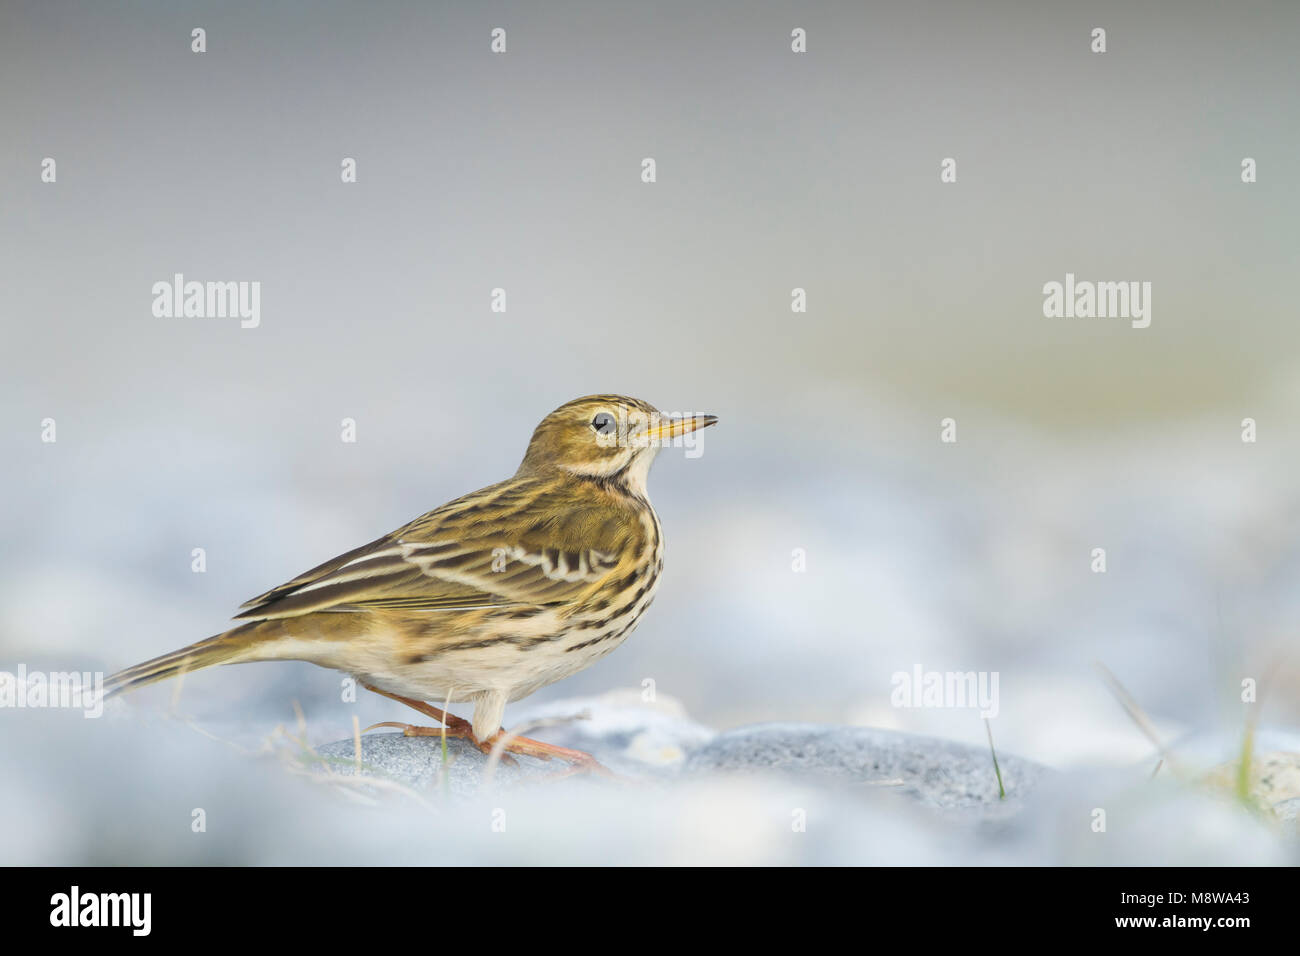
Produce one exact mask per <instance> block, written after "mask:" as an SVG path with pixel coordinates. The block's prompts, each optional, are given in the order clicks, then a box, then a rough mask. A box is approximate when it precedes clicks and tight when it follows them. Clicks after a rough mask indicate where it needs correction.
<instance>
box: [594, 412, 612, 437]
mask: <svg viewBox="0 0 1300 956" xmlns="http://www.w3.org/2000/svg"><path fill="white" fill-rule="evenodd" d="M591 427H592V428H594V429H595V430H596V431H597V432H599V433H600V434H602V435H608V434H609V433H610V432H611V431H613V430H614V416H613V415H611V414H609V413H608V412H601V413H600V414H599V415H597V416H596V417H595V418H593V419H592V420H591Z"/></svg>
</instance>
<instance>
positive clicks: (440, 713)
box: [361, 684, 478, 743]
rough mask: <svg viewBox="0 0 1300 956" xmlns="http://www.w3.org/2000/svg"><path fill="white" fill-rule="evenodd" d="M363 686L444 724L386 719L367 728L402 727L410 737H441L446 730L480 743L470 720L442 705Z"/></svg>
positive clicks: (447, 732)
mask: <svg viewBox="0 0 1300 956" xmlns="http://www.w3.org/2000/svg"><path fill="white" fill-rule="evenodd" d="M361 686H362V687H364V688H365V689H366V690H368V691H371V692H372V693H375V694H379V695H380V696H381V697H387V698H389V699H390V700H395V701H398V702H399V703H403V704H405V705H406V706H407V707H411V708H414V709H415V710H418V711H419V712H420V713H422V714H424V716H426V717H432V718H433V719H434V720H436V721H438V722H439V723H440V724H442V726H441V727H415V726H412V725H411V724H401V723H398V722H396V721H393V720H386V721H384V722H383V723H381V724H371V725H370V727H367V728H366V730H370V729H371V728H372V727H401V728H402V729H403V730H404V731H407V734H406V736H408V737H429V736H434V737H441V736H442V735H443V733H444V732H445V733H446V735H447V736H448V737H468V738H469V739H471V740H474V742H475V743H478V741H477V740H476V739H475V737H474V732H473V731H472V730H471V729H470V723H469V721H468V720H465V719H464V718H463V717H457V716H456V715H455V714H449V713H447V712H446V711H445V710H443V709H442V708H441V707H434V706H433V705H432V704H426V703H425V702H424V701H422V700H415V699H414V698H411V697H399V696H398V695H397V694H390V693H389V692H388V691H386V690H380V689H379V688H378V687H371V686H370V685H369V684H362V685H361ZM417 731H418V732H417ZM425 731H430V733H425Z"/></svg>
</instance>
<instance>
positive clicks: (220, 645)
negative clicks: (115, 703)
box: [104, 622, 261, 697]
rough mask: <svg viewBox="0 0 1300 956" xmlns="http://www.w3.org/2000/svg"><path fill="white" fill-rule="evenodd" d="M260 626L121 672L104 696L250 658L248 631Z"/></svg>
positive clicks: (109, 680)
mask: <svg viewBox="0 0 1300 956" xmlns="http://www.w3.org/2000/svg"><path fill="white" fill-rule="evenodd" d="M259 623H261V622H254V623H252V624H245V625H243V626H241V627H236V628H231V629H230V630H229V631H226V632H224V633H222V634H218V635H217V636H216V637H209V638H208V639H207V640H206V641H199V642H198V643H197V644H191V645H189V646H188V647H182V648H181V649H180V650H176V651H172V652H171V653H170V654H164V655H162V657H155V658H154V659H153V660H151V661H145V662H144V663H143V664H136V665H135V666H134V667H128V668H127V669H126V670H122V671H118V672H117V673H116V674H113V675H112V676H110V677H109V678H107V679H106V680H105V681H104V696H105V697H115V696H116V695H118V694H121V693H123V692H124V691H128V690H135V689H136V688H139V687H144V686H145V685H146V684H153V683H155V682H157V681H160V680H166V679H167V678H169V677H179V676H180V675H181V674H185V673H188V672H189V671H196V670H199V669H200V668H203V667H212V666H213V665H214V664H231V663H235V662H236V661H237V660H240V659H247V652H248V648H249V637H250V635H249V633H248V632H249V631H251V630H253V629H254V628H255V627H256V626H257V625H258V624H259Z"/></svg>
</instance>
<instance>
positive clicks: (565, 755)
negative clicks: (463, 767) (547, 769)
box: [361, 684, 613, 776]
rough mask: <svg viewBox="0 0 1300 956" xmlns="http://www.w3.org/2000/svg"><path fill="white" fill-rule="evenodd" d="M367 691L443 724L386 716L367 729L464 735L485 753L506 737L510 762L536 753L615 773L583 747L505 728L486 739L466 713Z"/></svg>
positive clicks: (505, 756) (579, 767)
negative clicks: (427, 724) (428, 724)
mask: <svg viewBox="0 0 1300 956" xmlns="http://www.w3.org/2000/svg"><path fill="white" fill-rule="evenodd" d="M361 686H362V687H364V688H365V689H366V690H368V691H372V692H374V693H376V694H379V695H380V696H382V697H387V698H389V699H391V700H395V701H398V702H400V703H403V704H405V705H406V706H407V707H410V708H413V709H414V710H418V711H419V712H420V713H422V714H424V715H425V716H426V717H432V718H433V719H434V720H436V721H439V722H440V723H441V724H442V726H441V727H420V726H417V725H414V724H403V723H400V722H398V721H395V720H385V721H382V722H381V723H378V724H371V725H370V726H369V727H367V728H366V730H373V729H374V728H376V727H396V728H398V729H399V730H401V731H402V733H403V734H404V735H405V736H407V737H442V736H447V737H461V738H463V739H465V740H468V741H469V742H470V743H472V744H473V745H474V746H475V747H477V748H478V749H479V750H480V751H482V752H483V753H485V754H487V755H489V756H491V754H492V749H493V747H494V746H495V745H496V743H497V741H499V740H500V739H501V738H502V737H506V738H507V739H506V744H505V746H504V747H503V748H502V751H503V752H502V755H501V757H502V760H501V762H502V763H505V764H507V765H510V764H513V763H514V762H515V761H513V760H511V759H510V757H509V754H520V755H522V756H525V757H535V758H537V759H539V760H550V759H552V758H557V757H558V758H559V759H560V760H564V761H566V762H567V763H568V764H569V765H570V770H571V772H574V773H577V772H582V771H588V772H591V773H599V774H603V775H606V776H613V773H611V771H610V770H609V769H608V768H607V767H605V766H604V765H603V764H602V763H601V762H600V761H599V760H597V759H596V758H595V757H593V756H592V755H591V754H589V753H584V752H583V751H581V750H573V749H571V748H569V747H560V746H558V745H556V744H548V743H545V742H543V741H541V740H534V739H533V738H532V737H512V736H510V735H508V734H506V732H505V731H504V730H498V731H497V732H496V733H495V734H493V735H492V736H491V737H489V738H488V739H486V740H479V738H478V737H476V736H475V735H474V730H473V727H472V725H471V724H470V722H469V721H468V720H465V719H464V718H463V717H457V716H456V715H455V714H449V713H447V712H446V711H445V710H443V709H442V708H441V707H434V706H433V705H432V704H426V703H425V702H424V701H422V700H415V699H413V698H411V697H401V696H399V695H397V694H390V693H389V692H388V691H386V690H380V689H379V688H378V687H371V686H370V685H369V684H362V685H361Z"/></svg>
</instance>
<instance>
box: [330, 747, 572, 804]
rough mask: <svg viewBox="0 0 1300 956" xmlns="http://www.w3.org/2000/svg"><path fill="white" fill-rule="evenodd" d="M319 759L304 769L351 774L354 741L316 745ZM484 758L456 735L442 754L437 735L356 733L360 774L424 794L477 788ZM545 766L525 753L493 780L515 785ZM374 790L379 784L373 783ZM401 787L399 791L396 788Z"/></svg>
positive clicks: (500, 768) (502, 765)
mask: <svg viewBox="0 0 1300 956" xmlns="http://www.w3.org/2000/svg"><path fill="white" fill-rule="evenodd" d="M316 753H317V755H318V756H319V757H320V758H321V759H322V761H323V763H322V764H321V765H320V766H319V767H318V768H317V767H311V766H309V767H308V769H315V770H320V771H322V772H324V771H328V772H329V773H332V774H339V775H341V776H344V777H350V776H353V775H355V774H356V745H355V743H354V742H353V741H352V740H337V741H334V742H333V743H329V744H325V745H324V746H321V747H317V748H316ZM487 762H488V758H487V756H486V755H484V754H483V753H481V752H480V751H479V750H478V749H477V748H476V747H474V746H473V745H472V744H470V743H469V742H467V741H465V740H461V739H459V738H456V737H449V738H448V739H447V756H446V759H445V760H444V759H443V753H442V740H441V738H438V737H406V736H403V735H402V734H401V733H375V734H365V735H363V736H362V738H361V775H362V776H363V777H374V778H377V779H379V780H387V781H390V782H392V783H395V784H399V785H400V786H401V787H404V788H407V789H409V790H410V791H413V792H414V793H415V794H416V795H420V796H428V795H431V794H437V793H438V792H440V791H444V790H445V792H447V793H450V794H452V795H455V796H466V795H470V794H474V793H477V792H478V791H479V789H480V786H481V785H482V784H483V782H484V772H485V770H486V767H487ZM545 768H546V765H545V764H544V763H542V762H541V761H537V760H531V759H529V758H527V757H520V758H516V760H515V763H514V764H513V765H511V764H507V763H505V762H502V763H499V764H498V765H497V766H496V768H495V770H494V772H493V782H494V783H496V784H499V785H502V786H510V785H512V784H517V783H519V782H520V781H521V780H523V779H525V778H528V777H530V776H536V775H538V774H540V773H544V772H545ZM374 789H376V790H379V789H382V788H381V787H378V786H376V787H375V788H374ZM398 792H400V791H398Z"/></svg>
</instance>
